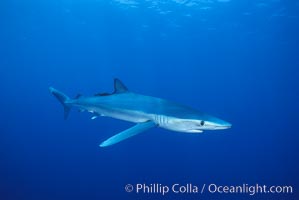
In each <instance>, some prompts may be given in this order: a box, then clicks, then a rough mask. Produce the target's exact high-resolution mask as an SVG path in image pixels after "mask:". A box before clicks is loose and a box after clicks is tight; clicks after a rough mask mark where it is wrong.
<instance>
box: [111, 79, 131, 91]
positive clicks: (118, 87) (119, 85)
mask: <svg viewBox="0 0 299 200" xmlns="http://www.w3.org/2000/svg"><path fill="white" fill-rule="evenodd" d="M125 92H128V88H127V87H126V86H125V85H124V84H123V83H122V82H121V81H120V80H119V79H117V78H115V79H114V93H116V94H119V93H125Z"/></svg>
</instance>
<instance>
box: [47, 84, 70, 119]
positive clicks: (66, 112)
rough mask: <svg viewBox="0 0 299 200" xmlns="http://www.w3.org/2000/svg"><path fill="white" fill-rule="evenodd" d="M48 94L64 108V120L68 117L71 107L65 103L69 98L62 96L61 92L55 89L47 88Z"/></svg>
mask: <svg viewBox="0 0 299 200" xmlns="http://www.w3.org/2000/svg"><path fill="white" fill-rule="evenodd" d="M49 90H50V92H51V93H52V94H53V95H54V96H55V97H56V98H57V99H58V101H59V102H60V103H61V104H62V105H63V108H64V119H67V117H68V116H69V113H70V110H71V107H70V106H69V105H67V104H66V101H67V100H69V99H70V98H69V97H68V96H66V95H65V94H63V93H62V92H60V91H58V90H56V89H55V88H52V87H49Z"/></svg>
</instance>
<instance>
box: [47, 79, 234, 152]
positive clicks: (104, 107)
mask: <svg viewBox="0 0 299 200" xmlns="http://www.w3.org/2000/svg"><path fill="white" fill-rule="evenodd" d="M50 91H51V93H52V94H53V95H54V96H55V97H56V98H57V99H58V100H59V101H60V102H61V103H62V104H63V106H64V108H65V116H67V115H68V112H69V110H70V108H71V107H78V108H79V109H80V110H86V111H89V112H91V113H93V114H94V115H95V116H108V117H113V118H116V119H121V120H126V121H130V122H134V123H138V125H136V126H135V127H132V128H130V129H128V130H126V131H123V132H121V133H119V134H117V135H116V136H113V137H112V138H109V139H108V140H106V141H105V142H104V143H102V144H101V146H102V147H103V146H110V145H112V144H115V143H117V142H120V141H122V140H124V139H127V138H129V137H131V136H133V135H136V134H139V133H141V132H143V131H145V130H147V129H150V128H153V127H155V126H159V127H161V128H165V129H168V130H172V131H178V132H186V133H200V132H202V131H203V130H218V129H227V128H230V127H231V124H230V123H228V122H226V121H223V120H221V119H219V118H216V117H213V116H211V115H207V114H205V113H202V112H200V111H197V110H195V109H192V108H190V107H187V106H184V105H180V104H177V103H174V102H170V101H167V100H164V99H160V98H156V97H150V96H144V95H140V94H136V93H132V92H129V91H128V90H127V88H126V87H125V86H124V85H123V84H122V83H121V81H120V80H118V79H115V92H114V93H113V94H104V95H97V96H93V97H79V98H76V99H70V98H68V97H67V96H66V95H64V94H63V93H61V92H59V91H58V90H56V89H54V88H50ZM94 118H95V117H94ZM94 118H93V119H94ZM143 124H144V125H143Z"/></svg>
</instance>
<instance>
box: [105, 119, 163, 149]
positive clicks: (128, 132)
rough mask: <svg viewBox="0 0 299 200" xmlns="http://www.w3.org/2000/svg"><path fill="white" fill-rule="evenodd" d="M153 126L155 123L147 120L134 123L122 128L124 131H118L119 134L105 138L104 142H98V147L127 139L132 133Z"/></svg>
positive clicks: (137, 132)
mask: <svg viewBox="0 0 299 200" xmlns="http://www.w3.org/2000/svg"><path fill="white" fill-rule="evenodd" d="M155 126H157V124H156V123H154V122H153V121H147V122H143V123H139V124H136V125H135V126H133V127H131V128H129V129H127V130H124V131H122V132H120V133H119V134H116V135H114V136H112V137H110V138H109V139H107V140H105V141H104V142H102V143H101V144H100V147H107V146H110V145H113V144H116V143H118V142H121V141H123V140H125V139H128V138H130V137H132V136H134V135H137V134H139V133H142V132H144V131H146V130H148V129H150V128H153V127H155Z"/></svg>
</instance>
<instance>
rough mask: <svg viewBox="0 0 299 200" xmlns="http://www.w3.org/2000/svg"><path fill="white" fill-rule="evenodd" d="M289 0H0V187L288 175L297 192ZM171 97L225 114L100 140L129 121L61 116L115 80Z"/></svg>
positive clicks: (70, 194) (294, 35)
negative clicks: (68, 101) (227, 125)
mask: <svg viewBox="0 0 299 200" xmlns="http://www.w3.org/2000/svg"><path fill="white" fill-rule="evenodd" d="M298 13H299V3H298V1H295V0H293V1H283V0H281V1H279V0H272V1H262V0H254V1H253V0H252V1H249V0H247V1H237V0H231V1H229V0H227V1H225V0H220V1H216V0H215V1H213V0H211V1H179V0H177V1H170V0H169V1H133V0H132V1H131V0H128V1H120V0H119V1H96V0H87V1H86V0H84V1H83V0H62V1H50V0H49V1H37V0H28V1H18V0H10V1H6V0H4V1H1V3H0V53H1V54H0V55H1V57H0V91H1V98H0V105H1V112H0V113H1V114H0V120H1V125H0V199H1V200H2V199H3V200H10V199H19V200H20V199H24V200H25V199H30V200H34V199H43V200H46V199H73V200H74V199H141V198H142V199H143V198H144V199H203V198H214V199H246V198H251V199H252V197H251V196H250V195H248V194H245V195H236V194H235V195H227V194H222V195H216V194H214V195H210V194H204V195H167V196H165V197H163V196H161V195H155V194H148V195H142V194H134V193H126V192H125V191H124V186H125V185H126V184H128V183H131V184H136V183H147V184H151V183H161V184H164V185H171V184H173V183H180V184H186V183H193V184H198V185H201V184H204V183H206V184H209V183H216V184H219V185H221V184H222V185H240V184H243V183H248V184H256V183H259V184H266V185H292V186H293V188H295V189H294V190H295V191H294V194H288V195H286V194H285V195H284V194H275V195H270V194H267V195H257V196H255V198H256V199H296V198H298V186H299V182H298V168H299V165H298V162H299V160H298V159H299V157H298V152H299V147H298V141H299V136H298V119H299V118H298V113H299V109H298V102H299V87H298V80H299V69H298V66H299V53H298V52H299V37H298V36H299V14H298ZM115 77H118V78H120V79H121V80H122V81H123V82H124V83H125V84H126V85H127V87H128V88H129V89H130V90H131V91H134V92H137V93H142V94H147V95H151V96H157V97H161V98H165V99H169V100H172V101H176V102H180V103H183V104H186V105H189V106H192V107H194V108H197V109H199V110H202V111H204V112H207V113H210V114H213V115H215V116H218V117H220V118H222V119H224V120H227V121H229V122H231V123H232V124H233V127H232V128H231V129H228V130H222V131H210V132H208V131H207V132H205V133H204V134H197V135H195V134H183V133H176V132H170V131H167V130H163V129H159V128H155V129H152V130H149V131H147V132H146V133H144V134H140V135H138V136H136V137H134V138H131V139H129V140H127V141H124V142H121V143H119V144H117V145H115V146H112V147H109V148H100V147H99V146H98V145H99V144H100V143H101V142H102V141H103V140H105V139H106V138H108V137H110V136H112V135H114V134H116V133H118V132H120V131H122V130H124V129H127V128H129V127H131V126H132V125H133V124H131V123H128V122H124V121H119V120H115V119H111V118H98V119H96V120H90V117H91V115H90V114H88V113H78V112H76V111H75V110H72V112H71V114H70V117H69V119H68V120H67V121H64V120H63V110H62V107H61V105H60V104H59V103H58V102H57V100H56V99H54V98H53V97H52V95H51V94H50V93H49V91H48V87H49V86H53V87H56V88H57V89H59V90H61V91H64V92H65V93H66V94H68V95H70V96H71V97H74V96H76V95H77V94H78V93H80V94H84V95H93V94H95V93H98V92H110V91H112V90H113V78H115Z"/></svg>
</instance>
